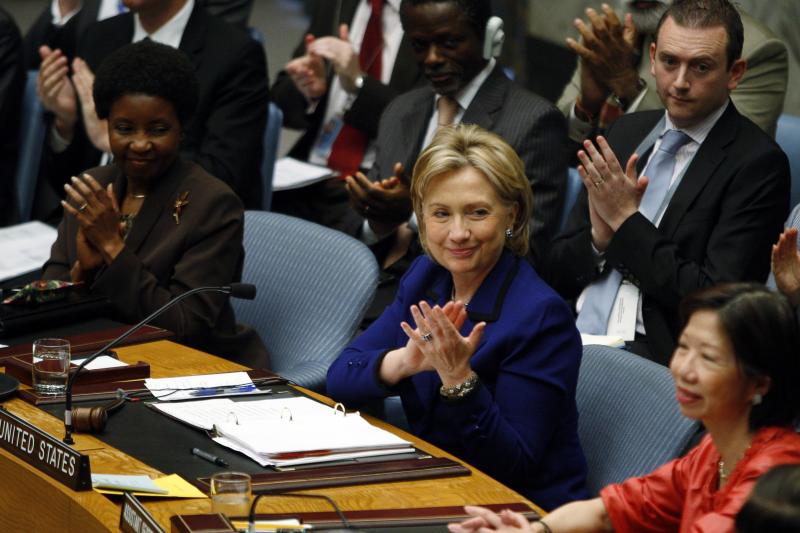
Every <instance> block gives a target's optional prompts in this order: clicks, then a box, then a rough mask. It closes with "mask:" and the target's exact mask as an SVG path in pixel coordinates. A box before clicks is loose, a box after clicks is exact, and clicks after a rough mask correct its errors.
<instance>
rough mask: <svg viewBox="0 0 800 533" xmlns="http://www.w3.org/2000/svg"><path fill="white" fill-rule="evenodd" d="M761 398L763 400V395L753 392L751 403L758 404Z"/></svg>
mask: <svg viewBox="0 0 800 533" xmlns="http://www.w3.org/2000/svg"><path fill="white" fill-rule="evenodd" d="M761 400H763V396H761V395H760V394H758V393H755V394H754V395H753V399H752V400H751V403H752V404H753V405H758V404H760V403H761Z"/></svg>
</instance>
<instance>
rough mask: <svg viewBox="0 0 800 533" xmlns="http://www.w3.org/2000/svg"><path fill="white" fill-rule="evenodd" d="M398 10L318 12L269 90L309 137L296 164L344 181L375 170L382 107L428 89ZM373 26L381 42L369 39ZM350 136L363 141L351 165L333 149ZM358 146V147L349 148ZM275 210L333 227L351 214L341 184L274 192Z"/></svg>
mask: <svg viewBox="0 0 800 533" xmlns="http://www.w3.org/2000/svg"><path fill="white" fill-rule="evenodd" d="M399 9H400V0H379V1H378V2H377V3H376V2H375V1H374V0H373V1H370V0H341V1H326V2H317V3H316V4H315V5H314V9H313V12H312V14H311V24H310V25H309V27H308V30H307V32H306V35H305V37H304V39H303V41H302V42H301V43H300V44H299V45H298V47H297V48H296V49H295V51H294V55H293V58H292V60H291V61H289V62H288V63H287V64H286V67H285V68H284V70H283V71H281V72H280V73H279V74H278V77H277V79H276V80H275V84H274V85H273V86H272V97H273V100H274V102H275V103H276V104H278V106H279V107H280V108H281V110H282V111H283V122H284V126H286V127H288V128H293V129H300V130H304V131H305V133H304V134H303V136H302V137H301V138H300V139H299V140H298V141H297V143H296V144H295V145H294V147H293V148H292V150H291V151H290V152H289V155H290V156H291V157H294V158H295V159H299V160H301V161H309V162H311V163H315V164H319V165H325V166H330V168H331V169H333V170H334V171H337V172H340V173H341V174H344V175H346V174H349V173H352V172H354V171H356V170H358V169H359V168H361V169H364V170H368V169H369V168H370V167H371V166H372V162H373V161H374V155H375V154H374V140H375V136H376V135H377V133H378V121H379V120H380V117H381V114H382V113H383V110H384V108H385V107H386V106H387V105H388V103H389V102H390V101H391V100H392V99H393V98H394V97H395V96H397V95H398V94H401V93H403V92H406V91H408V90H410V89H411V88H413V87H414V86H416V85H419V84H420V83H422V82H423V80H422V73H421V72H420V70H419V69H418V68H417V64H416V62H415V61H414V56H413V55H412V52H411V45H410V43H409V41H408V38H407V37H405V34H404V32H403V29H402V27H401V25H400V18H399V16H400V15H399ZM376 16H377V19H376V20H375V17H376ZM373 24H374V25H375V29H374V31H375V32H376V36H379V37H380V39H379V40H377V41H378V42H375V41H374V40H373V41H371V40H370V38H369V37H368V34H369V31H370V26H371V25H373ZM379 56H380V57H379ZM362 57H363V58H364V59H363V60H361V58H362ZM326 62H327V64H328V65H330V67H331V68H326V64H325V63H326ZM362 63H363V64H362ZM352 129H354V130H356V132H357V133H355V135H357V136H358V137H360V138H361V139H357V140H356V142H355V143H351V146H350V147H349V149H350V150H353V151H354V153H353V154H352V155H351V156H350V157H349V158H348V157H346V156H345V157H342V156H341V155H340V154H338V153H336V152H334V150H337V151H341V142H342V141H343V140H345V136H347V135H351V136H352V135H353V133H352ZM348 130H350V131H348ZM329 132H331V133H329ZM332 132H336V133H332ZM339 137H342V139H341V140H340V139H339ZM359 142H360V144H361V146H355V147H354V146H352V144H359ZM334 147H335V148H334ZM272 203H273V209H274V210H276V211H280V212H284V213H287V214H291V215H294V216H299V217H301V218H305V219H308V220H313V221H315V222H318V223H320V224H323V225H326V226H334V227H335V226H336V221H337V220H338V219H339V218H340V217H341V209H349V208H348V206H347V193H346V191H345V188H344V182H343V181H342V180H341V179H332V180H328V181H325V182H323V183H318V184H314V185H311V186H308V187H303V188H302V189H296V190H289V191H280V192H276V193H275V195H274V196H273V202H272ZM337 206H338V207H339V209H337Z"/></svg>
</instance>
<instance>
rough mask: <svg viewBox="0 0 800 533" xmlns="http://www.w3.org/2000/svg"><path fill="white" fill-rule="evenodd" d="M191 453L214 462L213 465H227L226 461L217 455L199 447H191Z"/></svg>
mask: <svg viewBox="0 0 800 533" xmlns="http://www.w3.org/2000/svg"><path fill="white" fill-rule="evenodd" d="M192 455H196V456H197V457H199V458H201V459H205V460H206V461H208V462H210V463H214V464H215V465H219V466H228V463H227V462H226V461H225V460H224V459H222V458H221V457H217V456H216V455H214V454H211V453H208V452H204V451H203V450H201V449H200V448H192Z"/></svg>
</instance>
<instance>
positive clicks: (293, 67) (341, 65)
mask: <svg viewBox="0 0 800 533" xmlns="http://www.w3.org/2000/svg"><path fill="white" fill-rule="evenodd" d="M305 45H306V53H305V55H303V56H300V57H298V58H295V59H293V60H291V61H289V62H288V63H287V64H286V72H287V73H288V74H289V76H290V77H291V79H292V81H293V82H294V85H295V86H296V87H297V89H298V90H299V91H300V92H301V93H302V94H303V96H305V98H306V99H307V100H308V101H310V102H314V101H316V100H319V99H320V98H322V97H323V96H324V95H325V93H326V92H327V90H328V82H327V75H326V71H325V61H326V60H327V61H329V62H330V63H331V65H332V66H333V69H334V71H335V72H336V74H337V76H339V81H340V83H341V84H342V87H343V88H344V90H345V91H347V92H349V93H354V92H355V91H356V85H355V82H356V79H357V78H358V77H359V76H362V75H363V72H362V71H361V66H360V63H359V57H358V54H357V53H356V51H355V49H354V48H353V45H352V44H351V43H350V35H349V29H348V26H347V24H342V25H341V26H340V27H339V36H338V37H333V36H327V37H320V38H315V37H314V36H313V35H311V34H308V35H306V36H305ZM393 170H394V175H392V176H391V177H389V178H386V179H384V180H381V181H377V182H372V181H370V180H369V179H368V178H367V177H366V176H365V175H364V174H362V173H361V172H357V173H356V174H355V175H354V176H347V178H346V182H347V190H348V192H349V194H350V203H351V205H352V206H353V209H355V210H356V211H357V212H358V213H359V214H361V215H362V216H363V217H364V218H366V219H367V220H369V223H370V227H371V228H372V230H373V231H374V232H375V233H376V234H377V235H378V236H379V237H383V236H385V235H388V234H389V233H391V232H392V231H394V230H395V229H396V228H397V227H398V226H399V225H400V224H402V223H403V222H405V221H406V220H408V217H409V216H411V197H410V194H409V186H408V180H407V179H406V176H405V169H404V168H403V165H402V164H401V163H396V164H395V166H394V169H393Z"/></svg>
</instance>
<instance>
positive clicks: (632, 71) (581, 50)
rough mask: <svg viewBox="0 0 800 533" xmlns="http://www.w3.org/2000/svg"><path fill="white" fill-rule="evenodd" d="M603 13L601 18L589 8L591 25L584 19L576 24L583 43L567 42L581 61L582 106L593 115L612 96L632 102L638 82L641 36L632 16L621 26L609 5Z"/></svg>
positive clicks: (628, 16)
mask: <svg viewBox="0 0 800 533" xmlns="http://www.w3.org/2000/svg"><path fill="white" fill-rule="evenodd" d="M602 10H603V14H600V13H598V12H597V11H595V10H594V9H592V8H587V9H586V16H587V18H588V19H589V23H588V24H587V23H586V22H584V21H583V20H581V19H575V22H574V24H575V27H576V28H577V29H578V31H579V32H580V34H581V41H580V42H578V41H576V40H575V39H572V38H568V39H567V46H568V47H569V48H570V49H571V50H572V51H574V52H575V53H576V54H578V56H579V57H580V62H581V105H582V106H584V107H585V108H587V109H589V110H591V111H594V112H597V111H599V110H600V107H601V106H602V105H603V102H604V101H605V99H606V97H607V96H608V94H609V93H614V94H616V95H617V96H620V97H623V98H626V99H628V100H629V101H630V100H633V99H634V98H635V96H636V92H637V83H638V80H639V73H638V72H637V70H636V45H637V40H638V36H637V33H636V28H635V26H634V25H633V19H632V17H631V15H630V13H628V14H627V15H625V18H624V22H621V21H620V20H619V17H618V16H617V14H616V12H615V11H614V10H613V9H612V8H611V7H610V6H609V5H608V4H603V7H602ZM590 25H591V26H590Z"/></svg>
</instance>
